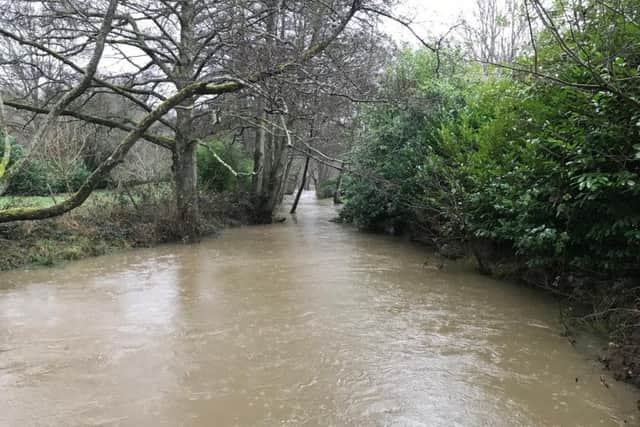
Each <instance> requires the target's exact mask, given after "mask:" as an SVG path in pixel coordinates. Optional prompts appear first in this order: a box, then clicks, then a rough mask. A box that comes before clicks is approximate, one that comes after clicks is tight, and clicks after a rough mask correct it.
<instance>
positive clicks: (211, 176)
mask: <svg viewBox="0 0 640 427" xmlns="http://www.w3.org/2000/svg"><path fill="white" fill-rule="evenodd" d="M214 153H215V155H214ZM216 155H217V156H218V157H219V158H220V159H222V160H223V161H224V162H225V163H226V164H227V165H229V166H230V167H231V168H233V170H234V171H236V172H238V173H239V174H240V176H238V177H236V176H234V174H233V173H232V172H231V171H230V170H229V168H228V167H226V166H225V165H224V164H222V162H220V160H219V159H217V158H216ZM197 157H198V180H199V182H200V184H201V185H202V186H203V187H204V188H205V189H207V190H210V191H215V192H223V191H231V190H235V189H238V187H241V188H243V187H247V186H248V185H249V183H250V182H251V179H250V175H249V174H250V173H251V171H252V170H253V162H252V161H251V159H250V158H249V156H248V154H247V153H246V152H245V151H244V149H243V148H242V147H241V146H239V145H237V144H234V143H232V142H230V141H227V140H222V139H211V140H208V141H206V142H205V143H204V146H202V145H201V146H199V147H198V152H197Z"/></svg>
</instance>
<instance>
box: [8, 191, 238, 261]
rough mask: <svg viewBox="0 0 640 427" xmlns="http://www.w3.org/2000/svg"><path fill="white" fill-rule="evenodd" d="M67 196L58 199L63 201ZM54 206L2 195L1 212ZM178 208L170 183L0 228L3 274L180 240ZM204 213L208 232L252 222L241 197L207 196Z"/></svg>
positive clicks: (105, 195) (102, 194) (107, 195)
mask: <svg viewBox="0 0 640 427" xmlns="http://www.w3.org/2000/svg"><path fill="white" fill-rule="evenodd" d="M63 198H64V195H57V196H56V200H57V201H58V202H60V201H61V200H63ZM52 203H53V200H52V198H51V197H2V198H0V209H2V208H3V207H11V206H32V207H37V206H48V205H50V204H52ZM174 206H175V203H174V200H173V195H172V192H171V189H170V187H169V185H167V184H155V185H145V186H139V187H136V188H134V189H132V190H131V191H119V190H113V191H99V192H95V193H94V194H93V195H92V196H91V197H90V199H89V200H87V202H85V204H84V205H83V206H82V207H80V208H78V209H76V210H74V211H72V212H69V213H67V214H65V215H62V216H60V217H57V218H52V219H48V220H42V221H22V222H14V223H7V224H0V271H2V270H12V269H16V268H22V267H31V266H50V265H55V264H59V263H63V262H66V261H72V260H77V259H80V258H86V257H91V256H98V255H102V254H105V253H108V252H112V251H115V250H121V249H126V248H135V247H147V246H152V245H155V244H159V243H166V242H171V241H176V240H178V239H179V236H177V235H176V230H177V227H176V223H175V218H176V216H175V212H174V209H175V208H174ZM201 211H202V218H201V220H200V222H201V226H202V230H203V234H212V233H215V232H216V231H217V230H219V228H220V227H221V226H223V225H225V224H239V223H247V222H250V218H249V217H248V216H247V213H248V209H247V204H246V201H245V200H244V198H242V196H241V195H238V194H226V193H223V194H209V193H207V194H203V195H202V197H201Z"/></svg>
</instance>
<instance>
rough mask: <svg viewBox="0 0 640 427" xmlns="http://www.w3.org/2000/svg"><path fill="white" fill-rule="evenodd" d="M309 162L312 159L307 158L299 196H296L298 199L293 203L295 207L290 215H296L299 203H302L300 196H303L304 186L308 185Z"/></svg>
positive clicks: (292, 207)
mask: <svg viewBox="0 0 640 427" xmlns="http://www.w3.org/2000/svg"><path fill="white" fill-rule="evenodd" d="M309 160H311V158H310V157H309V156H307V160H305V162H304V170H303V171H302V182H301V183H300V189H299V190H298V194H296V199H295V200H294V201H293V206H291V211H290V212H289V213H292V214H293V213H296V209H297V208H298V202H299V201H300V196H302V192H303V191H304V186H305V185H306V184H307V171H308V170H309Z"/></svg>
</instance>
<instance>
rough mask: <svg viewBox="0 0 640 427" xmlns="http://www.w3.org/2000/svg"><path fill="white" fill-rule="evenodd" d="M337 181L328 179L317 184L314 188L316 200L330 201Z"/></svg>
mask: <svg viewBox="0 0 640 427" xmlns="http://www.w3.org/2000/svg"><path fill="white" fill-rule="evenodd" d="M337 182H338V180H337V179H328V180H326V181H322V182H321V183H320V184H318V188H316V197H317V198H318V199H330V198H332V197H333V193H334V192H335V191H336V185H337Z"/></svg>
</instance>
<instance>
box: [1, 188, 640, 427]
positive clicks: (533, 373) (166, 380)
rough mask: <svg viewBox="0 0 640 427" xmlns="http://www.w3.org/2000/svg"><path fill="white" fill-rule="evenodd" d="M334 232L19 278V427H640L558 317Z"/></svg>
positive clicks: (8, 298) (12, 296)
mask: <svg viewBox="0 0 640 427" xmlns="http://www.w3.org/2000/svg"><path fill="white" fill-rule="evenodd" d="M333 215H334V213H333V208H332V207H331V205H330V204H329V203H324V202H317V201H315V199H314V197H313V196H312V195H311V194H310V193H307V194H305V196H304V198H303V200H302V203H301V205H300V207H299V208H298V215H297V221H291V220H290V221H288V222H287V223H286V224H277V225H272V226H263V227H245V228H238V229H231V230H227V231H226V232H225V233H224V235H223V236H222V237H221V238H218V239H212V240H207V241H205V242H203V243H201V244H199V245H194V246H164V247H160V248H155V249H151V250H139V251H130V252H126V253H120V254H117V255H114V256H107V257H102V258H96V259H90V260H85V261H81V262H77V263H73V264H69V265H66V266H64V267H61V268H54V269H43V270H37V271H29V272H25V271H21V272H20V271H19V272H10V273H2V274H0V425H2V426H49V425H52V426H75V425H100V426H102V425H104V426H112V425H113V426H118V425H122V426H236V425H237V426H282V425H287V426H332V425H333V426H456V425H464V426H467V425H468V426H513V425H526V426H542V425H562V426H573V425H585V426H587V425H588V426H591V425H602V426H609V425H637V424H638V420H639V417H638V415H639V414H640V412H639V411H638V408H637V403H636V402H637V400H638V399H639V398H640V394H639V393H638V392H637V391H635V390H634V389H632V388H630V387H628V386H626V385H623V384H620V383H616V382H615V381H613V380H611V379H610V378H609V376H608V375H607V374H604V375H605V376H604V377H603V379H601V375H603V372H602V371H601V369H600V367H599V366H598V364H597V363H596V362H594V360H593V356H590V355H589V354H588V353H585V352H580V351H577V350H576V349H575V348H574V347H572V346H571V344H570V343H569V342H568V341H567V339H566V338H563V337H562V336H561V335H560V331H561V328H560V325H559V323H558V307H557V305H556V304H555V303H554V302H553V300H551V299H549V298H547V297H546V296H545V295H542V294H540V293H538V292H535V291H532V290H529V289H525V288H522V287H518V286H514V285H512V284H508V283H503V282H500V281H495V280H491V279H488V278H486V277H483V276H480V275H478V274H476V273H475V272H474V271H473V269H471V268H469V267H465V266H462V265H459V266H456V265H453V266H446V267H445V268H444V269H442V270H438V269H437V268H432V267H431V266H430V265H427V266H426V267H425V266H423V263H424V261H425V258H426V257H427V255H426V252H425V250H424V249H423V248H420V247H417V246H413V245H411V244H408V243H406V242H402V241H400V240H399V239H394V238H390V237H385V236H374V235H367V234H361V233H357V232H356V231H354V230H352V229H351V228H349V227H345V226H341V225H337V224H334V223H331V222H329V221H328V219H329V218H331V217H332V216H333ZM603 380H604V382H605V383H606V384H607V386H605V385H604V384H603V382H602V381H603Z"/></svg>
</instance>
